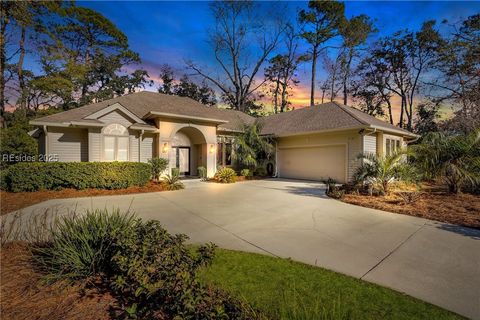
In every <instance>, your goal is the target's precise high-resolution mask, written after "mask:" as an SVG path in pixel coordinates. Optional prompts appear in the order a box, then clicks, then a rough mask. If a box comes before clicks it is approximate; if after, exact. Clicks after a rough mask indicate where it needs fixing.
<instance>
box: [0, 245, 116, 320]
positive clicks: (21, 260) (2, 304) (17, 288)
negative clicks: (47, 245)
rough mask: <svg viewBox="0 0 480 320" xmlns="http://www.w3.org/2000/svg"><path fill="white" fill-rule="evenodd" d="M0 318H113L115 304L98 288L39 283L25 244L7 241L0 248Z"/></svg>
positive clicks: (37, 273) (106, 292)
mask: <svg viewBox="0 0 480 320" xmlns="http://www.w3.org/2000/svg"><path fill="white" fill-rule="evenodd" d="M0 256H1V264H0V266H1V268H0V293H1V297H2V299H1V301H0V312H1V315H2V319H17V320H19V319H22V320H27V319H45V320H56V319H59V320H60V319H78V320H83V319H115V318H116V316H115V315H118V310H119V308H118V304H117V301H116V300H115V298H113V297H112V295H111V294H110V293H109V292H108V291H105V290H103V289H101V287H96V286H94V285H90V286H88V287H87V286H85V285H83V284H66V283H57V284H53V285H45V284H42V282H41V280H42V274H41V273H39V272H38V271H37V270H36V269H35V268H34V267H33V265H32V261H31V253H30V251H29V249H28V246H27V245H26V244H25V243H19V242H17V243H7V244H6V245H4V246H2V248H1V250H0Z"/></svg>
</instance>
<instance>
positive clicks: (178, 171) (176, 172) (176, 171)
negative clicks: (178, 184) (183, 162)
mask: <svg viewBox="0 0 480 320" xmlns="http://www.w3.org/2000/svg"><path fill="white" fill-rule="evenodd" d="M172 176H180V169H179V168H172Z"/></svg>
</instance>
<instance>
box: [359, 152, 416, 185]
mask: <svg viewBox="0 0 480 320" xmlns="http://www.w3.org/2000/svg"><path fill="white" fill-rule="evenodd" d="M409 153H410V152H409V151H408V150H406V149H403V150H397V151H395V152H394V153H392V154H390V155H387V156H378V155H376V154H372V153H365V154H360V155H359V156H358V159H363V163H362V164H361V165H360V166H359V167H358V168H357V169H356V171H355V173H354V176H353V181H354V182H355V183H356V184H361V185H371V186H372V187H373V188H376V189H380V190H381V191H382V193H384V194H388V192H389V186H390V184H391V183H392V182H393V181H395V180H401V181H409V182H410V181H414V180H415V179H416V178H415V177H417V176H418V175H417V174H416V173H415V170H414V168H413V167H412V166H411V165H409V164H408V163H407V162H406V159H405V158H406V156H407V155H408V154H409ZM409 167H410V168H409Z"/></svg>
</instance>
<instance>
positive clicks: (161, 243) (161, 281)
mask: <svg viewBox="0 0 480 320" xmlns="http://www.w3.org/2000/svg"><path fill="white" fill-rule="evenodd" d="M186 239H187V237H186V236H185V235H173V236H172V235H170V234H169V233H168V232H167V231H166V230H165V229H163V228H162V227H161V225H160V223H159V222H158V221H148V222H146V223H142V224H138V225H136V227H135V228H134V229H131V230H126V232H123V233H122V234H121V235H120V236H119V237H118V240H117V242H116V251H117V252H118V253H117V254H116V255H115V256H114V257H113V258H112V277H111V286H112V288H113V289H114V290H115V292H116V293H117V294H118V296H120V297H121V299H122V300H121V301H122V304H123V305H125V306H127V308H128V310H129V312H130V313H134V314H135V316H139V315H140V316H143V317H145V316H151V314H152V313H153V311H154V310H155V309H156V308H158V306H162V305H163V306H164V308H166V309H167V310H164V311H166V312H167V313H168V314H172V315H180V316H182V318H183V317H186V316H187V315H194V314H195V312H196V310H195V309H196V305H197V304H198V303H199V302H200V301H199V300H200V299H202V295H203V292H202V287H201V286H200V284H199V283H198V280H197V276H196V274H197V270H198V269H199V268H200V267H202V266H205V265H208V264H209V263H210V262H211V260H212V258H213V255H214V246H213V245H207V246H202V247H200V248H199V249H198V250H197V253H196V254H192V253H191V252H190V250H189V249H188V248H187V247H186V246H185V244H184V242H185V240H186ZM200 318H202V317H200ZM207 318H208V317H207ZM197 319H199V318H197Z"/></svg>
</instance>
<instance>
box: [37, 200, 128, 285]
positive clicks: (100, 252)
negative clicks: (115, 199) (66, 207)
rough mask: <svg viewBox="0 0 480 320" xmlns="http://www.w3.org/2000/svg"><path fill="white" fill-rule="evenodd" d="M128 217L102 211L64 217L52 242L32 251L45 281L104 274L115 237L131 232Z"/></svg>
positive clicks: (58, 224) (110, 256) (55, 229)
mask: <svg viewBox="0 0 480 320" xmlns="http://www.w3.org/2000/svg"><path fill="white" fill-rule="evenodd" d="M136 223H137V222H136V220H135V218H134V216H133V215H131V214H120V212H119V210H114V211H113V212H112V213H111V214H109V212H108V211H107V210H106V209H104V210H95V211H87V212H86V214H85V215H81V216H79V215H73V216H65V217H63V218H62V219H60V220H59V222H58V223H57V224H56V226H55V228H53V229H52V230H51V232H52V236H51V239H52V242H51V243H50V244H48V245H47V246H45V247H37V248H35V249H34V257H35V258H36V259H35V260H36V262H37V264H38V265H39V266H40V267H41V268H42V269H43V270H45V271H47V272H48V276H47V280H70V281H72V280H78V279H84V278H87V277H90V276H93V275H95V274H99V273H104V272H107V270H108V269H109V268H110V261H111V259H112V257H113V255H114V252H115V248H114V246H113V244H114V241H115V239H116V238H117V235H118V234H119V233H123V232H125V230H128V229H132V228H134V226H135V225H136Z"/></svg>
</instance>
